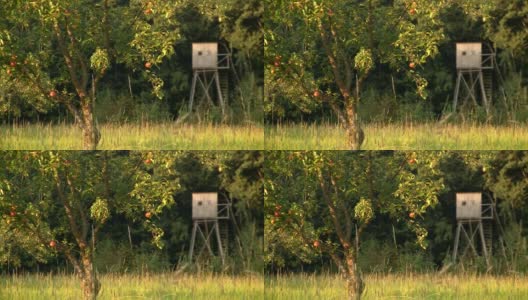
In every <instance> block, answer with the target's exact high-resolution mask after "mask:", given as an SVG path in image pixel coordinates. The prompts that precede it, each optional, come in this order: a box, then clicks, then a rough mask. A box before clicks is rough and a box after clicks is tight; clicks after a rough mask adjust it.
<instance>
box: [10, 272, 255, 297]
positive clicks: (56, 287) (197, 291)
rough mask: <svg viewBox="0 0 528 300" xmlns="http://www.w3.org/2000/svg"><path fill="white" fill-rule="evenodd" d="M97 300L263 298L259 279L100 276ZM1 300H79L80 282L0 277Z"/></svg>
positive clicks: (66, 278) (58, 277)
mask: <svg viewBox="0 0 528 300" xmlns="http://www.w3.org/2000/svg"><path fill="white" fill-rule="evenodd" d="M100 281H101V284H102V289H101V292H100V294H99V297H98V299H183V300H185V299H215V300H221V299H226V300H228V299H229V300H231V299H251V300H258V299H264V280H263V278H262V277H261V276H244V277H230V276H213V275H206V276H192V275H176V274H172V273H163V274H156V275H154V274H152V275H148V274H144V275H102V276H100ZM0 291H1V293H0V299H2V300H3V299H25V300H41V299H74V300H77V299H81V295H82V294H81V289H80V282H79V280H78V279H76V277H73V276H67V275H55V276H53V275H19V276H3V277H2V276H0Z"/></svg>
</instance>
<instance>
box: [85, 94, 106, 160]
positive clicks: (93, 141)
mask: <svg viewBox="0 0 528 300" xmlns="http://www.w3.org/2000/svg"><path fill="white" fill-rule="evenodd" d="M81 102H82V103H83V105H82V117H83V122H82V124H81V129H82V132H83V149H84V150H96V148H97V145H98V144H99V140H100V138H101V134H100V133H99V129H98V128H97V125H96V124H95V118H94V115H93V105H92V100H91V99H88V98H85V99H82V100H81Z"/></svg>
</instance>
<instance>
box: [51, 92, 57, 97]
mask: <svg viewBox="0 0 528 300" xmlns="http://www.w3.org/2000/svg"><path fill="white" fill-rule="evenodd" d="M49 95H50V97H51V98H55V97H57V92H56V91H51V92H50V93H49Z"/></svg>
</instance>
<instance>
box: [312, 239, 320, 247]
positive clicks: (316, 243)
mask: <svg viewBox="0 0 528 300" xmlns="http://www.w3.org/2000/svg"><path fill="white" fill-rule="evenodd" d="M313 246H314V247H315V248H318V247H319V246H320V244H319V241H317V240H315V241H314V242H313Z"/></svg>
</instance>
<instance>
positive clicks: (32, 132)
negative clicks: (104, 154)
mask: <svg viewBox="0 0 528 300" xmlns="http://www.w3.org/2000/svg"><path fill="white" fill-rule="evenodd" d="M100 130H101V135H102V138H101V142H100V144H99V147H98V149H100V150H119V149H127V150H146V149H148V150H150V149H157V150H171V149H176V150H250V149H264V129H263V127H262V126H232V127H231V126H225V125H194V126H192V125H176V124H172V123H164V124H148V123H146V124H137V125H135V124H134V125H131V124H129V125H112V124H107V125H101V126H100ZM0 149H1V150H29V149H31V150H80V149H82V135H81V131H80V130H79V129H78V128H77V127H75V126H73V125H66V124H65V125H14V126H0Z"/></svg>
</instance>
